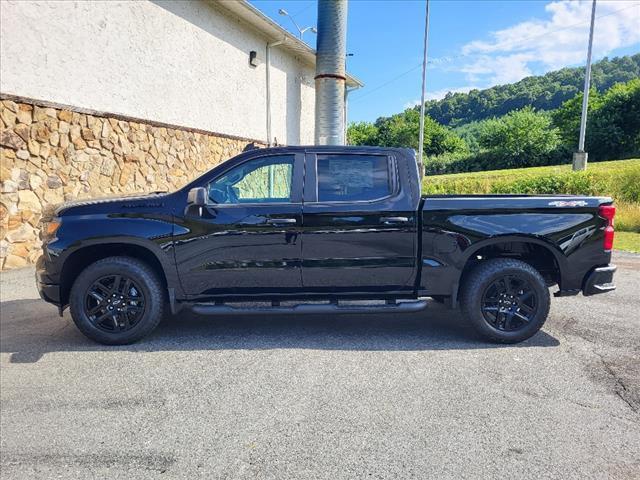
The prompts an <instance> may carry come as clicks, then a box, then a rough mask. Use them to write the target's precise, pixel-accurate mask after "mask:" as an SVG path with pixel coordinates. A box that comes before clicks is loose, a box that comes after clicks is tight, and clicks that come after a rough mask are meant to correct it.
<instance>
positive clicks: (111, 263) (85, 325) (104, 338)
mask: <svg viewBox="0 0 640 480" xmlns="http://www.w3.org/2000/svg"><path fill="white" fill-rule="evenodd" d="M114 274H117V275H124V276H127V277H130V278H131V279H132V280H133V281H134V282H135V284H136V285H137V286H138V287H139V288H140V289H141V290H142V294H143V295H144V299H145V310H144V313H143V315H142V318H140V320H138V322H137V323H136V325H134V326H133V328H131V329H130V330H127V331H124V332H106V331H104V330H101V329H100V328H98V327H96V326H95V325H94V324H93V323H92V322H91V320H90V319H89V317H88V316H87V314H86V312H85V308H84V304H85V298H86V295H87V292H88V290H89V288H90V287H91V285H93V283H94V282H95V281H97V280H98V279H100V278H102V277H105V276H108V275H114ZM163 301H164V298H163V296H162V291H161V290H160V289H159V288H158V281H157V279H156V277H155V275H154V273H153V272H152V271H151V270H150V269H149V268H147V267H146V265H144V264H142V263H141V262H138V261H136V260H135V259H124V258H121V257H116V258H107V259H104V260H100V261H98V262H96V263H94V264H92V265H90V266H89V267H87V268H86V269H85V270H83V271H82V273H81V274H80V275H79V276H78V278H77V279H76V281H75V282H74V284H73V286H72V288H71V294H70V296H69V306H70V311H71V317H72V318H73V321H74V323H75V324H76V326H77V327H78V329H79V330H80V331H81V332H82V333H83V334H84V335H86V336H87V337H89V338H90V339H92V340H95V341H97V342H99V343H105V344H109V345H124V344H128V343H132V342H135V341H136V340H139V339H140V338H142V337H144V336H145V335H147V334H148V333H149V332H150V331H151V330H153V329H154V328H155V327H156V326H157V324H158V323H159V320H160V318H161V316H162V307H163Z"/></svg>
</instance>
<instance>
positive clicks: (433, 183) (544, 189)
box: [423, 159, 640, 247]
mask: <svg viewBox="0 0 640 480" xmlns="http://www.w3.org/2000/svg"><path fill="white" fill-rule="evenodd" d="M423 193H425V194H447V193H449V194H455V193H458V194H472V193H525V194H535V193H543V194H544V193H548V194H553V193H565V194H573V195H605V196H611V197H613V199H614V200H615V202H616V207H617V213H616V229H617V230H619V231H627V232H636V233H640V159H632V160H624V161H622V160H616V161H611V162H599V163H593V164H590V165H589V166H588V169H587V171H585V172H573V171H571V165H559V166H551V167H533V168H520V169H512V170H493V171H488V172H474V173H457V174H451V175H436V176H427V177H426V178H425V179H424V182H423ZM638 238H639V239H640V236H638ZM639 247H640V246H639Z"/></svg>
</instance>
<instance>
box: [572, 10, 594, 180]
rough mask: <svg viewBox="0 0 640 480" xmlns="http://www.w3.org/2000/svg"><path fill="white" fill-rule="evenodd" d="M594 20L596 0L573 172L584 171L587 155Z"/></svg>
mask: <svg viewBox="0 0 640 480" xmlns="http://www.w3.org/2000/svg"><path fill="white" fill-rule="evenodd" d="M595 19H596V0H593V3H592V4H591V28H590V29H589V48H588V49H587V66H586V67H585V71H584V93H583V94H582V116H581V117H580V139H579V140H578V151H577V152H575V153H574V154H573V170H574V171H577V170H586V169H587V158H588V156H589V155H588V153H587V152H585V151H584V140H585V135H586V130H587V110H588V107H589V88H590V84H591V50H592V47H593V27H594V24H595Z"/></svg>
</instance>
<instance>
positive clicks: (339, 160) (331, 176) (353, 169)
mask: <svg viewBox="0 0 640 480" xmlns="http://www.w3.org/2000/svg"><path fill="white" fill-rule="evenodd" d="M390 172H391V169H390V162H389V157H386V156H383V155H339V154H336V155H318V156H317V174H318V201H319V202H357V201H367V200H377V199H381V198H384V197H388V196H389V195H391V193H392V177H391V173H390Z"/></svg>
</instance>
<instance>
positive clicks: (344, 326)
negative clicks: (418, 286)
mask: <svg viewBox="0 0 640 480" xmlns="http://www.w3.org/2000/svg"><path fill="white" fill-rule="evenodd" d="M557 345H559V341H558V340H557V339H556V338H555V337H553V336H551V335H549V334H548V333H546V332H544V331H540V332H538V333H537V334H536V335H535V336H534V337H532V338H530V339H529V340H527V341H525V342H522V343H519V344H516V345H499V344H492V343H488V342H485V341H483V340H482V339H481V338H480V337H479V336H478V335H477V334H476V333H475V331H474V330H473V329H472V328H471V327H470V326H468V325H467V324H466V322H465V321H464V319H462V318H461V314H460V312H459V311H452V310H447V309H445V308H444V307H442V306H441V305H439V304H437V303H434V302H431V303H430V304H429V308H428V309H427V310H426V311H424V312H421V313H420V314H400V315H395V316H390V315H382V314H364V315H353V314H352V315H346V314H342V315H331V316H321V315H304V316H281V317H274V316H269V315H265V316H250V317H242V316H238V317H203V316H196V315H193V314H191V313H180V314H178V315H175V316H168V317H167V318H166V319H164V320H163V322H162V323H161V324H160V326H159V327H158V328H157V329H156V330H155V331H154V332H153V333H152V334H151V335H149V336H148V337H147V338H144V339H142V340H141V341H140V342H138V343H135V344H133V345H125V346H116V347H113V346H104V345H99V344H96V343H94V342H92V341H91V340H88V339H87V338H85V337H84V336H83V335H82V334H81V333H80V332H79V331H78V330H77V329H76V327H75V325H74V324H73V321H72V320H71V317H70V315H69V312H68V310H67V311H65V314H64V318H60V317H59V316H58V315H57V312H56V311H55V309H54V308H53V307H51V305H47V304H46V303H44V302H43V301H42V300H40V299H29V300H14V301H7V302H2V303H0V351H1V352H2V353H9V354H10V356H9V361H10V362H11V363H33V362H37V361H38V360H40V359H41V358H42V356H43V355H44V354H46V353H50V352H69V351H70V352H75V351H120V350H124V351H133V352H156V351H188V350H269V349H282V348H291V349H317V350H345V351H347V350H361V351H413V350H415V351H426V350H467V349H491V348H513V347H517V348H526V347H554V346H557Z"/></svg>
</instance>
